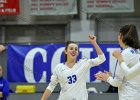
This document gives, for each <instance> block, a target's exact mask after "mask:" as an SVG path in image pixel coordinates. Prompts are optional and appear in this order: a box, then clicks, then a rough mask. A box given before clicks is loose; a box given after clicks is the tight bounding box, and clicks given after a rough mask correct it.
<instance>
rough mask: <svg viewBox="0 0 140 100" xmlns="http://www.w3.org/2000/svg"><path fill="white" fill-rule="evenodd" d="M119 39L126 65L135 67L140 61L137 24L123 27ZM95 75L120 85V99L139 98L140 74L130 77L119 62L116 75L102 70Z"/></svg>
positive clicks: (116, 85) (112, 83) (130, 99)
mask: <svg viewBox="0 0 140 100" xmlns="http://www.w3.org/2000/svg"><path fill="white" fill-rule="evenodd" d="M118 41H119V44H120V46H121V47H122V48H123V51H122V53H121V54H122V57H123V60H124V62H125V63H126V66H127V67H128V68H133V67H135V65H136V64H138V63H139V62H140V44H139V40H138V34H137V29H136V27H135V25H132V24H131V25H125V26H123V27H121V29H120V32H119V35H118ZM126 66H125V67H126ZM111 67H112V66H111ZM122 67H123V66H122ZM95 76H96V78H97V79H99V80H103V81H107V82H108V83H109V84H111V85H112V86H115V87H118V94H119V100H139V98H140V74H139V75H136V76H135V77H133V78H128V76H127V75H126V74H125V73H124V71H123V70H122V69H121V66H119V63H117V66H116V71H115V75H114V76H111V75H110V74H108V72H106V73H101V72H100V73H97V74H96V75H95Z"/></svg>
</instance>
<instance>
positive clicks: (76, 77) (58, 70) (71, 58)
mask: <svg viewBox="0 0 140 100" xmlns="http://www.w3.org/2000/svg"><path fill="white" fill-rule="evenodd" d="M89 41H90V42H91V44H92V45H93V46H94V48H95V50H96V52H97V54H98V57H97V58H94V59H81V60H79V61H78V62H76V59H77V56H78V54H79V49H78V45H77V44H76V43H75V42H73V41H69V42H67V44H66V47H65V55H66V62H65V63H60V64H58V65H57V66H56V67H55V71H54V72H53V75H52V76H51V82H50V83H49V85H48V87H47V88H46V90H45V92H44V94H43V96H42V98H41V100H46V99H48V97H49V96H50V94H51V93H52V92H53V90H54V88H55V86H56V85H57V83H59V84H60V86H61V91H60V95H59V98H58V100H88V93H87V89H86V73H87V71H88V70H89V69H90V68H91V67H93V66H96V65H99V64H101V63H103V62H104V61H105V60H106V58H105V56H104V53H103V52H102V50H101V49H100V47H99V46H98V44H97V43H96V37H95V36H89Z"/></svg>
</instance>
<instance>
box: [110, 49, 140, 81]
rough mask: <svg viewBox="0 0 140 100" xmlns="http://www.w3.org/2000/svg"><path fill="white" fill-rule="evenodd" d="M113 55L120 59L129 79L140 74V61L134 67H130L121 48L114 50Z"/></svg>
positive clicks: (120, 63)
mask: <svg viewBox="0 0 140 100" xmlns="http://www.w3.org/2000/svg"><path fill="white" fill-rule="evenodd" d="M113 56H114V57H115V58H117V59H118V61H119V65H120V67H121V69H122V70H123V72H124V74H125V77H126V78H127V79H132V78H134V77H136V76H137V75H139V74H140V62H139V63H137V64H136V65H134V66H133V67H131V68H129V66H127V64H126V63H125V62H124V60H123V57H122V54H121V53H120V51H119V50H115V51H114V52H113Z"/></svg>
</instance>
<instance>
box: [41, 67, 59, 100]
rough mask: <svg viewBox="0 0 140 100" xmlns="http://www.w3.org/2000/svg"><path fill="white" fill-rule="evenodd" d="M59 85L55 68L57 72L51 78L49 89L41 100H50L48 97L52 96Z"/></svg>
mask: <svg viewBox="0 0 140 100" xmlns="http://www.w3.org/2000/svg"><path fill="white" fill-rule="evenodd" d="M57 83H58V78H57V74H56V68H55V71H54V73H53V75H52V76H51V80H50V83H49V85H48V87H47V88H46V90H45V92H44V93H43V95H42V97H41V100H47V99H48V97H49V96H50V95H51V93H52V92H53V90H54V88H55V87H56V85H57Z"/></svg>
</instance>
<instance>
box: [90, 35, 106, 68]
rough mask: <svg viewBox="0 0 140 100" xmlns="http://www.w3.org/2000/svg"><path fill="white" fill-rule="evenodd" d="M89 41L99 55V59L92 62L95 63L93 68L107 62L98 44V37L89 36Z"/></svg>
mask: <svg viewBox="0 0 140 100" xmlns="http://www.w3.org/2000/svg"><path fill="white" fill-rule="evenodd" d="M89 41H90V42H91V44H92V45H93V46H94V48H95V50H96V52H97V55H98V57H97V58H95V59H93V60H92V62H93V63H92V65H93V66H97V65H99V64H101V63H103V62H104V61H105V60H106V58H105V56H104V53H103V51H102V50H101V48H100V47H99V45H98V44H97V42H96V36H94V35H90V36H89Z"/></svg>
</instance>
